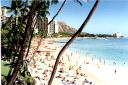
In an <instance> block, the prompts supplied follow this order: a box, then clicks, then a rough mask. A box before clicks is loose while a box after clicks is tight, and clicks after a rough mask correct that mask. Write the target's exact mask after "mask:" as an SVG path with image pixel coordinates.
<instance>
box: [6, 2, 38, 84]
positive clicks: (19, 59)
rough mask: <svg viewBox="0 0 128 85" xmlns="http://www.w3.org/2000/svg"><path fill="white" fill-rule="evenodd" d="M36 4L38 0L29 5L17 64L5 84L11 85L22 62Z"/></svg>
mask: <svg viewBox="0 0 128 85" xmlns="http://www.w3.org/2000/svg"><path fill="white" fill-rule="evenodd" d="M38 4H39V1H36V0H34V1H33V4H32V7H31V10H30V13H29V18H28V21H27V25H26V28H25V34H24V36H23V40H22V45H21V50H20V54H19V57H18V60H17V64H16V66H15V68H14V71H13V73H12V76H11V77H10V78H9V80H8V82H7V85H13V82H14V81H15V79H16V76H17V73H18V71H19V69H20V66H21V64H22V62H23V57H24V49H26V45H27V42H28V39H29V38H30V35H31V32H32V27H31V25H32V22H33V18H34V16H35V13H36V12H35V9H36V7H37V5H38Z"/></svg>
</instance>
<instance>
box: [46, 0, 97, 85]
mask: <svg viewBox="0 0 128 85" xmlns="http://www.w3.org/2000/svg"><path fill="white" fill-rule="evenodd" d="M98 3H99V0H96V2H95V4H94V6H93V7H92V9H91V11H90V12H89V14H88V16H87V18H86V19H85V21H84V22H83V24H82V25H81V27H80V28H79V30H78V31H77V32H76V33H75V34H74V35H73V36H72V38H71V39H70V40H69V41H68V42H67V43H66V44H65V46H64V47H63V48H62V49H61V51H60V52H59V54H58V56H57V59H56V62H55V64H54V68H53V71H52V74H51V77H50V80H49V82H48V85H51V84H52V81H53V79H54V76H55V73H56V70H57V66H58V64H59V60H60V57H61V55H62V54H63V52H64V51H65V50H66V49H67V47H69V45H70V44H71V43H72V42H73V40H74V39H75V38H76V36H77V35H78V34H80V33H81V31H82V30H83V29H84V27H85V26H86V24H87V23H88V21H89V20H90V18H91V16H92V14H93V13H94V11H95V9H96V7H97V5H98Z"/></svg>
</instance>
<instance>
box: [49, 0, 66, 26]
mask: <svg viewBox="0 0 128 85" xmlns="http://www.w3.org/2000/svg"><path fill="white" fill-rule="evenodd" d="M65 2H66V0H64V2H63V4H62V5H61V7H60V8H59V10H58V11H57V13H56V14H55V15H54V17H53V18H52V19H51V21H49V23H48V25H49V24H50V23H51V22H52V21H53V20H54V19H55V18H56V16H57V15H58V14H59V12H60V11H61V9H62V8H63V6H64V4H65Z"/></svg>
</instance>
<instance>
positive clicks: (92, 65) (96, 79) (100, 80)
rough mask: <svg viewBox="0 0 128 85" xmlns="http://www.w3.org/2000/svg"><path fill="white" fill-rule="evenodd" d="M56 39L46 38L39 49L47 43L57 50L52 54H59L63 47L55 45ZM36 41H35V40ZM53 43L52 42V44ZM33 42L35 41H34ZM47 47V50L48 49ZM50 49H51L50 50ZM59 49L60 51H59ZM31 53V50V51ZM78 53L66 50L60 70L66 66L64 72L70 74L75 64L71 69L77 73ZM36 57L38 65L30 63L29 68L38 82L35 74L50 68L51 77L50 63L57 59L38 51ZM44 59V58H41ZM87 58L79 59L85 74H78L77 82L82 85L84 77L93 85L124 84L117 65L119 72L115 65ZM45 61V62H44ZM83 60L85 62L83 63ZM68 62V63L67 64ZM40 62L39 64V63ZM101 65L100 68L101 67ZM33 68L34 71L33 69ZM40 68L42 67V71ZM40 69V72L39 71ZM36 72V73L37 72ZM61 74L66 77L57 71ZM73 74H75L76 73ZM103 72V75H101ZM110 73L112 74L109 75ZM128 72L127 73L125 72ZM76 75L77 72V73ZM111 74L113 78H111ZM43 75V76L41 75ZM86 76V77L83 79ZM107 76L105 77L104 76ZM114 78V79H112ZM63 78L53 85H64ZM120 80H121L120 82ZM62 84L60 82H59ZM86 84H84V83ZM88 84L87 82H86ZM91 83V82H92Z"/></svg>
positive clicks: (57, 73) (56, 80)
mask: <svg viewBox="0 0 128 85" xmlns="http://www.w3.org/2000/svg"><path fill="white" fill-rule="evenodd" d="M54 41H56V39H55V38H54V39H50V40H49V39H46V40H45V41H43V43H44V44H43V45H44V46H41V48H39V50H40V51H41V50H43V49H42V47H45V45H46V46H47V47H48V48H50V49H51V48H52V49H55V50H54V51H55V52H53V53H52V51H51V52H50V56H54V58H55V56H57V54H58V52H59V50H60V49H61V47H59V46H55V43H54ZM49 42H50V44H49ZM34 43H35V42H34ZM51 43H52V44H51ZM32 44H33V43H32ZM46 50H47V49H45V51H46ZM49 51H50V50H49ZM57 51H58V52H57ZM30 53H31V51H30ZM76 55H79V54H76V53H74V52H73V51H70V50H66V51H65V52H64V54H63V55H62V56H63V60H62V57H61V60H62V62H61V63H60V64H59V66H58V70H60V68H62V67H63V66H64V68H63V69H64V70H65V71H66V72H64V74H70V70H68V69H69V67H70V66H71V65H73V66H74V69H73V70H71V71H73V72H74V74H75V71H76V70H77V69H78V68H79V67H80V65H76V63H78V62H76V61H75V60H78V58H77V57H74V56H76ZM28 57H29V58H31V56H30V55H29V56H28ZM47 57H48V56H47ZM72 57H73V61H72V60H71V59H72ZM29 58H27V59H29ZM34 58H35V59H34V60H35V62H36V64H37V65H36V67H34V66H33V67H32V65H31V64H30V65H28V66H29V70H30V71H31V72H30V73H31V75H32V76H33V77H34V79H35V81H36V82H37V81H39V80H38V79H37V78H36V77H35V76H39V75H44V74H42V72H43V71H45V70H46V69H50V72H49V71H48V72H46V74H47V73H48V75H49V77H50V74H51V71H52V66H50V64H52V65H53V64H54V62H55V59H53V60H50V59H45V58H46V54H45V52H44V53H42V52H41V53H36V57H34ZM69 58H71V59H69ZM41 59H42V60H41ZM84 59H85V60H88V61H86V62H85V61H83V59H80V60H79V63H80V64H81V68H82V69H81V70H82V72H83V73H85V76H80V75H79V76H78V78H79V79H76V83H80V82H81V85H82V82H83V81H84V79H87V80H89V81H90V82H92V85H93V84H94V85H121V84H122V82H120V81H121V80H122V81H124V79H125V78H122V77H121V78H122V79H121V80H118V76H119V77H120V75H121V74H119V72H121V73H122V71H120V69H117V67H116V70H117V72H115V69H114V68H113V67H110V66H107V65H102V64H101V63H99V62H98V63H99V64H98V65H99V66H98V65H97V62H96V61H94V60H93V61H92V59H91V58H90V59H89V58H86V57H85V58H84ZM42 62H43V63H42ZM46 62H47V63H46ZM48 62H49V63H48ZM82 62H83V63H84V64H82ZM87 62H89V63H87ZM63 63H64V65H62V66H61V64H63ZM66 63H67V64H66ZM38 64H39V65H38ZM38 66H39V68H38ZM99 67H100V68H99ZM32 69H33V71H32ZM34 69H35V73H36V71H37V73H39V75H35V74H34V73H33V72H34ZM40 69H42V70H41V71H40ZM38 71H39V72H38ZM37 73H36V74H37ZM60 74H62V75H61V76H63V78H64V77H66V76H65V75H64V74H63V73H60V72H58V71H57V72H56V77H57V76H59V75H60ZM74 74H73V75H74ZM101 74H102V75H101ZM109 74H110V75H109ZM125 74H126V73H125ZM75 75H76V74H75ZM109 76H110V77H111V78H112V79H111V78H109ZM122 76H126V75H124V74H123V75H122ZM41 77H42V76H41ZM41 77H39V78H40V79H41ZM59 77H60V76H59ZM83 77H84V79H82V78H83ZM104 77H105V78H104ZM44 78H45V76H44ZM70 78H72V77H70ZM73 80H75V79H72V81H73ZM79 80H81V81H79ZM112 80H113V81H112ZM61 81H62V79H61V78H54V81H53V85H58V84H56V83H58V82H59V83H61V85H64V84H62V82H61ZM118 81H119V82H118ZM42 82H45V81H39V82H38V83H42ZM47 82H48V79H47V81H46V82H45V83H46V84H47ZM124 84H127V83H126V82H124ZM36 85H40V84H36ZM59 85H60V84H59ZM76 85H80V84H76ZM83 85H84V84H83ZM85 85H86V84H85ZM90 85H91V84H90Z"/></svg>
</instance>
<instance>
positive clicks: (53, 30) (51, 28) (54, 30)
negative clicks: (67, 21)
mask: <svg viewBox="0 0 128 85" xmlns="http://www.w3.org/2000/svg"><path fill="white" fill-rule="evenodd" d="M49 21H50V18H48V22H49ZM58 32H59V31H58V23H57V21H56V20H55V21H52V22H51V23H50V24H49V25H48V35H51V34H54V33H58Z"/></svg>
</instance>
